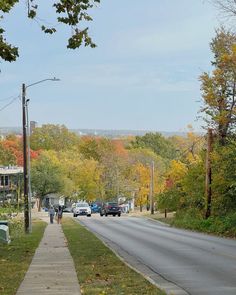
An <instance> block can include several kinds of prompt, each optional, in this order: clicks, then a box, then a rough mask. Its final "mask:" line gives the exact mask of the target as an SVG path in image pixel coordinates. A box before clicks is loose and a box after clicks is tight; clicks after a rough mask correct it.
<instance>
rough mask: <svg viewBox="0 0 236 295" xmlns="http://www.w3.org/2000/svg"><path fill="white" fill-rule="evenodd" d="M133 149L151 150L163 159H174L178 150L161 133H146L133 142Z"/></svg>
mask: <svg viewBox="0 0 236 295" xmlns="http://www.w3.org/2000/svg"><path fill="white" fill-rule="evenodd" d="M131 148H149V149H151V150H153V151H154V152H155V153H156V154H157V155H160V156H161V157H162V158H167V159H173V158H174V157H175V155H176V149H175V147H174V146H173V144H172V143H171V142H170V141H169V140H168V139H166V138H165V137H164V136H162V135H161V134H160V133H146V134H145V135H144V136H136V137H135V140H134V141H132V142H131Z"/></svg>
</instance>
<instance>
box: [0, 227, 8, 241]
mask: <svg viewBox="0 0 236 295" xmlns="http://www.w3.org/2000/svg"><path fill="white" fill-rule="evenodd" d="M10 242H11V239H10V235H9V227H8V226H7V225H0V243H7V244H9V243H10Z"/></svg>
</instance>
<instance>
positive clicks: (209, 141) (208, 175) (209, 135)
mask: <svg viewBox="0 0 236 295" xmlns="http://www.w3.org/2000/svg"><path fill="white" fill-rule="evenodd" d="M212 142H213V136H212V129H211V128H208V132H207V153H206V182H205V195H206V203H207V207H206V215H205V217H206V219H207V218H208V217H210V216H211V200H212V191H211V182H212V175H211V152H212Z"/></svg>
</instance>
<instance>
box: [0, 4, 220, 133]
mask: <svg viewBox="0 0 236 295" xmlns="http://www.w3.org/2000/svg"><path fill="white" fill-rule="evenodd" d="M22 2H23V1H22ZM38 2H39V3H40V2H42V3H43V2H44V5H45V7H42V9H41V10H40V14H41V15H39V16H40V17H41V18H43V19H46V20H49V19H50V13H51V12H50V11H51V10H50V9H49V7H47V5H46V4H45V2H47V3H49V2H53V1H52V0H50V1H38ZM25 14H26V11H25V7H24V6H20V5H18V6H16V7H15V9H14V11H13V13H11V14H10V15H8V16H6V17H5V20H4V21H3V23H2V25H3V26H4V27H5V29H6V31H7V32H8V34H7V39H8V40H9V41H10V42H12V43H14V44H15V45H16V46H19V48H20V58H19V59H18V60H17V62H15V63H6V62H2V63H1V64H0V67H1V73H0V109H1V107H3V106H4V105H5V104H6V103H7V102H8V101H7V100H4V101H1V100H3V99H5V98H8V97H11V96H13V97H14V96H16V95H18V94H19V93H20V91H21V84H22V83H26V84H31V83H33V82H35V81H38V80H41V79H44V78H50V77H54V76H56V77H58V78H60V79H61V81H60V82H45V83H42V84H40V85H37V86H34V87H31V88H28V90H27V97H28V98H30V107H29V108H30V109H29V110H30V120H34V121H37V122H38V123H39V124H40V125H41V124H45V123H53V124H65V125H66V126H67V127H68V128H98V129H139V130H157V131H184V130H186V126H187V125H188V124H192V125H193V126H194V127H195V129H196V130H199V129H200V126H201V124H202V122H201V121H196V117H197V116H198V110H199V108H200V105H201V104H200V102H199V101H200V99H201V95H200V84H199V81H198V77H199V75H200V74H201V73H202V72H203V71H209V70H210V60H211V58H212V57H211V52H210V50H209V42H210V41H211V38H212V37H213V36H214V30H215V28H216V27H217V26H218V25H219V23H218V20H217V11H216V10H215V9H214V7H212V6H210V4H208V3H207V1H203V0H164V1H163V0H149V1H142V0H129V1H127V0H119V1H118V0H102V1H101V5H100V6H99V7H97V8H95V9H94V10H93V11H92V15H93V17H94V21H93V23H90V33H91V35H92V37H93V39H94V41H95V42H96V44H97V45H98V47H97V48H96V49H90V48H82V49H79V50H76V51H72V50H68V49H66V38H67V36H68V35H69V33H70V30H69V29H67V28H65V29H64V28H63V26H62V27H61V29H62V30H61V32H60V33H58V34H56V35H54V36H48V35H47V36H45V35H44V34H43V33H41V32H40V28H39V25H38V24H37V23H36V22H34V21H28V20H26V18H25ZM9 101H10V100H9ZM20 125H21V103H20V100H19V99H17V100H16V101H15V102H14V103H13V104H11V105H10V106H9V107H7V108H6V109H5V110H3V111H0V126H20Z"/></svg>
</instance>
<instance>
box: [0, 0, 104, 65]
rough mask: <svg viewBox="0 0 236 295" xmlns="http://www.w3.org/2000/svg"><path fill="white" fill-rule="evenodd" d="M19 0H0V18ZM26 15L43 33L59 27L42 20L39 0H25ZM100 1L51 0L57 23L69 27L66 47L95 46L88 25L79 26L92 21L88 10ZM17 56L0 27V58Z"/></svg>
mask: <svg viewBox="0 0 236 295" xmlns="http://www.w3.org/2000/svg"><path fill="white" fill-rule="evenodd" d="M19 2H22V1H19V0H4V1H0V19H3V17H6V14H8V13H11V11H12V9H13V7H14V6H15V5H16V4H18V3H19ZM25 2H26V4H27V5H26V16H27V17H28V18H29V19H31V20H35V21H37V23H40V25H41V30H42V31H43V32H44V33H45V34H55V33H56V32H57V30H58V28H60V27H59V26H58V25H55V26H52V27H48V26H47V25H46V24H45V23H47V24H48V23H49V22H50V20H47V21H45V23H43V22H42V18H40V16H38V8H39V6H40V1H38V0H26V1H25ZM98 3H100V0H73V1H71V0H59V1H53V2H52V6H51V5H50V4H48V5H49V6H51V10H52V13H53V12H54V14H55V15H56V20H57V23H58V24H63V25H65V26H68V27H69V28H70V32H71V36H70V38H69V39H68V44H67V48H70V49H76V48H79V47H80V46H81V45H84V46H90V47H92V48H93V47H95V46H96V45H95V43H94V42H93V41H92V39H91V37H90V36H89V33H88V27H84V28H82V27H81V24H83V25H84V23H85V22H86V21H92V17H91V16H90V15H89V14H88V12H87V11H88V10H89V9H91V8H93V7H94V6H95V5H96V4H98ZM18 56H19V52H18V48H17V47H16V46H14V45H12V44H9V43H8V42H7V40H6V37H5V29H3V28H2V27H0V58H1V59H3V60H5V61H9V62H12V61H15V60H16V58H17V57H18Z"/></svg>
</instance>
